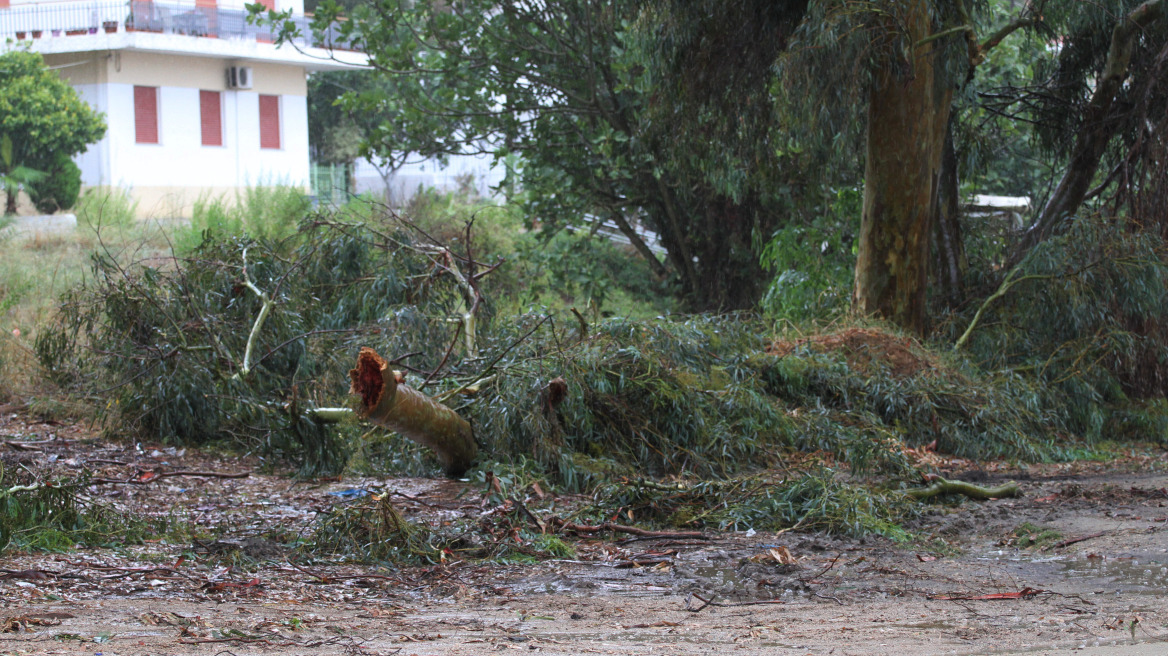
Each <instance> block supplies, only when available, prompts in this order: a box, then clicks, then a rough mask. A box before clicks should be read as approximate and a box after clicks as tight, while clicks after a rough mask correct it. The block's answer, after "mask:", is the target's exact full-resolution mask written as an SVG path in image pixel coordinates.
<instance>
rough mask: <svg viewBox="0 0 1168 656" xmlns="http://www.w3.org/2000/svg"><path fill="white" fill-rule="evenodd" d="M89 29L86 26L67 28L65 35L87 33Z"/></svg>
mask: <svg viewBox="0 0 1168 656" xmlns="http://www.w3.org/2000/svg"><path fill="white" fill-rule="evenodd" d="M88 31H89V30H87V29H85V28H77V29H72V30H65V36H77V35H78V34H85V33H86V32H88Z"/></svg>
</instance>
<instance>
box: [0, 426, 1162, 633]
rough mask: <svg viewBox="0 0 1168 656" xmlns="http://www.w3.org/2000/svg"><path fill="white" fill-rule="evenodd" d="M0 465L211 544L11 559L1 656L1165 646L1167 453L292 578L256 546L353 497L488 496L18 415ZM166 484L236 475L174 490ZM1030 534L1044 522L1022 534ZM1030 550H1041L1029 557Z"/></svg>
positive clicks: (452, 509)
mask: <svg viewBox="0 0 1168 656" xmlns="http://www.w3.org/2000/svg"><path fill="white" fill-rule="evenodd" d="M0 458H2V460H3V463H4V464H5V467H6V468H8V469H11V468H13V467H27V468H29V469H31V470H35V471H48V470H56V471H68V470H78V471H79V470H81V469H82V468H88V469H90V470H92V471H94V472H95V473H96V476H98V477H99V478H104V479H107V481H128V480H133V481H134V482H133V483H130V484H118V483H115V482H107V483H104V484H101V485H97V486H94V487H93V488H91V491H90V493H91V494H92V498H93V500H94V501H95V502H100V503H106V504H113V505H114V506H116V507H121V508H133V509H135V512H139V513H145V514H154V515H157V516H169V517H171V518H172V520H173V521H175V522H189V523H191V524H194V525H197V526H198V527H200V529H201V530H204V531H206V533H207V534H209V535H214V536H215V537H214V538H213V539H206V540H193V541H191V542H186V543H176V542H174V541H173V540H170V539H165V538H161V537H160V538H159V539H158V540H150V541H147V542H146V544H144V545H138V546H129V547H111V548H104V549H95V548H74V549H71V550H66V551H63V552H60V553H12V552H6V553H5V554H4V555H3V556H0V599H2V605H3V608H0V628H2V629H3V632H2V633H0V654H102V655H103V656H109V655H115V654H117V655H126V656H138V655H147V654H148V655H151V656H155V655H162V654H206V655H208V656H211V655H232V654H233V655H235V656H244V655H245V654H261V653H263V654H370V655H376V654H383V655H388V654H401V655H403V656H407V655H418V656H422V655H429V654H485V653H496V652H503V653H511V652H514V651H518V652H538V653H544V654H679V655H680V654H707V653H743V654H755V653H757V654H772V653H773V654H788V653H789V654H805V653H806V654H888V653H896V654H899V655H901V656H910V655H913V654H981V653H1012V652H1038V653H1063V652H1064V651H1065V652H1066V653H1070V651H1072V650H1075V651H1077V653H1094V654H1103V653H1108V654H1129V653H1134V654H1139V653H1144V654H1154V653H1164V652H1165V650H1168V646H1165V645H1162V644H1158V643H1161V642H1162V641H1164V640H1165V639H1168V595H1166V594H1165V593H1166V592H1168V532H1166V531H1165V527H1166V526H1168V521H1166V520H1168V473H1166V471H1165V467H1164V463H1165V462H1166V460H1165V454H1163V453H1148V452H1140V453H1134V452H1133V453H1131V454H1130V455H1129V456H1126V457H1123V458H1121V459H1119V460H1117V461H1114V462H1109V463H1106V464H1100V463H1075V464H1065V465H1042V466H1032V467H1029V468H1023V469H1019V468H1011V467H1007V466H1004V465H999V464H995V463H978V464H975V463H968V462H962V461H945V460H943V459H939V460H938V464H939V466H940V467H941V469H943V470H946V471H950V472H952V473H959V474H962V475H963V477H964V478H967V479H976V480H977V481H978V482H982V483H990V484H993V483H997V482H1002V481H1005V480H1008V479H1011V478H1012V479H1016V480H1018V481H1019V482H1020V484H1021V487H1022V491H1023V493H1024V496H1023V497H1022V498H1020V499H1002V500H993V501H988V502H965V503H962V504H959V505H954V506H936V507H935V508H933V509H931V510H930V512H929V513H928V514H927V515H926V516H925V517H924V518H922V519H921V520H920V522H919V523H918V524H917V525H915V526H913V527H912V529H913V530H914V531H915V532H916V533H917V534H918V535H919V536H920V538H919V539H918V540H916V541H914V542H911V543H906V544H895V543H892V542H891V541H889V540H886V539H883V538H867V539H863V540H844V539H838V538H831V537H827V536H823V535H817V534H806V533H786V534H781V535H775V534H767V533H750V532H747V533H728V534H716V533H708V534H707V535H706V539H634V540H629V539H622V538H626V537H627V536H619V535H618V536H608V537H605V538H602V539H593V538H587V539H586V538H580V539H574V540H573V543H574V544H575V546H576V547H577V555H576V557H575V558H573V559H570V560H569V559H560V560H550V561H544V562H539V563H537V564H524V565H505V564H504V565H499V564H493V563H483V562H475V561H470V560H460V559H459V558H458V557H457V556H452V557H451V558H450V559H448V561H447V562H446V563H439V564H436V565H431V566H427V567H413V568H402V569H393V568H378V567H363V566H355V565H320V564H315V563H312V564H309V563H308V562H307V561H306V560H304V558H303V557H302V556H299V555H297V553H296V552H294V551H292V550H290V549H289V548H288V547H287V545H286V544H281V543H279V542H276V541H273V540H271V539H270V536H272V535H280V534H283V535H296V534H297V533H298V532H299V533H303V532H304V531H307V530H309V529H310V527H311V526H312V524H313V521H314V517H315V516H316V513H318V512H321V511H325V510H327V509H329V508H331V507H333V506H336V505H337V504H346V503H353V502H354V498H355V497H358V496H359V495H361V494H364V492H362V490H369V491H374V492H389V493H391V494H392V498H394V499H395V505H396V506H397V507H398V508H399V509H400V510H401V511H402V512H403V514H405V515H406V516H407V517H408V518H410V519H413V520H415V521H422V522H430V523H434V524H438V523H441V522H444V521H446V522H449V521H450V520H451V519H452V518H459V517H463V518H469V519H474V518H477V517H479V516H481V515H482V514H483V513H484V512H488V511H489V508H485V506H484V504H483V502H482V492H483V491H482V490H479V489H477V488H478V487H481V485H480V486H472V485H470V484H468V483H460V482H457V481H447V480H440V479H434V480H430V479H392V480H380V479H360V478H346V479H344V480H341V481H328V482H311V483H307V482H303V481H296V480H293V479H290V478H287V477H284V476H278V475H264V474H260V473H256V471H255V469H256V465H257V463H256V462H255V461H254V460H250V459H246V458H244V459H240V458H230V459H226V458H216V457H211V456H206V455H202V454H198V453H194V452H192V451H178V450H175V449H173V448H169V449H168V448H166V447H164V446H162V445H149V444H119V443H107V442H101V441H99V440H96V439H94V438H92V436H91V435H90V434H89V433H88V432H87V431H86V429H85V428H84V427H80V426H61V425H47V424H38V423H35V422H31V423H30V420H27V419H26V418H24V417H22V416H20V415H18V414H12V413H7V414H4V415H3V416H2V417H0ZM183 471H186V472H196V473H197V472H204V473H216V474H243V473H247V476H246V477H241V478H220V477H212V476H196V475H176V474H175V473H176V472H183ZM468 488H469V489H468ZM1025 522H1029V523H1030V524H1031V525H1033V526H1034V527H1037V528H1034V529H1024V530H1022V531H1018V530H1017V529H1018V527H1019V526H1021V525H1022V524H1023V523H1025ZM1042 529H1049V530H1050V531H1053V533H1046V534H1045V535H1044V534H1043V530H1042ZM1055 534H1057V535H1055ZM1076 538H1085V539H1082V540H1081V541H1077V542H1073V540H1074V539H1076ZM1032 539H1039V540H1041V542H1040V544H1038V545H1029V546H1028V545H1027V542H1029V541H1031V540H1032ZM114 541H115V542H116V538H115V539H114ZM788 556H789V557H788ZM781 561H785V562H781ZM792 561H793V562H792Z"/></svg>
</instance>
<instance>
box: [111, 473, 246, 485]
mask: <svg viewBox="0 0 1168 656" xmlns="http://www.w3.org/2000/svg"><path fill="white" fill-rule="evenodd" d="M148 473H153V472H148ZM174 476H201V477H204V478H247V477H248V476H251V472H249V471H245V472H205V471H172V472H162V473H161V474H154V475H153V476H145V475H141V476H138V477H132V478H127V479H126V480H124V481H122V480H118V479H116V478H93V479H90V481H89V484H90V485H145V484H147V483H153V482H154V481H157V480H160V479H163V478H171V477H174Z"/></svg>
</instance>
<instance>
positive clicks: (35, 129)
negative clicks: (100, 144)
mask: <svg viewBox="0 0 1168 656" xmlns="http://www.w3.org/2000/svg"><path fill="white" fill-rule="evenodd" d="M105 130H106V125H105V118H104V117H103V116H102V115H101V114H100V113H98V112H96V111H94V110H93V108H92V107H90V106H89V104H87V103H86V102H85V101H84V100H82V99H81V98H80V96H78V95H77V92H76V91H75V90H74V89H73V88H72V87H71V86H69V84H68V83H67V82H65V81H64V80H63V79H61V77H60V76H59V75H57V74H56V73H54V72H53V71H51V70H49V69H48V68H47V67H46V66H45V62H44V59H43V58H42V57H41V56H40V55H39V54H37V53H33V52H27V51H24V50H14V51H11V52H8V53H4V54H3V55H0V139H3V140H5V142H6V143H7V142H10V143H11V150H10V153H9V156H8V157H4V158H0V175H8V174H9V173H11V172H12V171H13V170H14V169H15V168H16V167H24V168H26V169H32V170H41V171H44V170H48V169H49V168H51V167H52V166H53V163H54V161H55V159H56V158H57V157H59V156H62V155H64V156H73V155H76V154H77V153H81V152H85V149H86V147H88V146H89V145H90V144H92V143H96V142H97V141H98V140H100V139H101V138H102V136H104V135H105ZM15 203H16V198H15V195H14V194H13V193H12V192H11V191H10V192H9V194H8V202H7V211H8V212H9V213H11V212H14V211H15V210H16V207H15Z"/></svg>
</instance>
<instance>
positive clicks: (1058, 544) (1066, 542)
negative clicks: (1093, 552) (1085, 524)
mask: <svg viewBox="0 0 1168 656" xmlns="http://www.w3.org/2000/svg"><path fill="white" fill-rule="evenodd" d="M1110 532H1111V531H1099V532H1098V533H1092V534H1091V535H1084V536H1083V537H1079V538H1068V539H1066V540H1063V541H1062V542H1056V543H1055V544H1052V545H1050V546H1049V547H1045V548H1043V551H1050V550H1051V549H1062V548H1063V547H1069V546H1071V545H1072V544H1078V543H1080V542H1085V541H1087V540H1092V539H1094V538H1101V537H1103V536H1104V535H1107V534H1108V533H1110Z"/></svg>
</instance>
